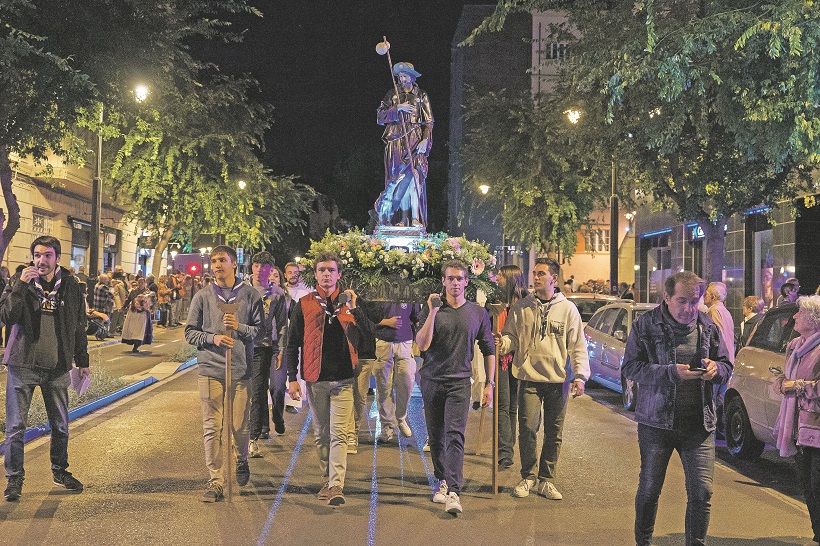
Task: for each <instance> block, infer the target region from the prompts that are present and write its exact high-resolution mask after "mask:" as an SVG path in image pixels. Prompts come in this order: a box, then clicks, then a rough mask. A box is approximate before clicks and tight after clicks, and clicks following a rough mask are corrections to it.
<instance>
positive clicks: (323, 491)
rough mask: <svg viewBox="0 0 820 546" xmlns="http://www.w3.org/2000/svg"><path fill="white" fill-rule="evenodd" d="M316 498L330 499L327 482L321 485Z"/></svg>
mask: <svg viewBox="0 0 820 546" xmlns="http://www.w3.org/2000/svg"><path fill="white" fill-rule="evenodd" d="M316 498H318V499H319V500H327V499H329V498H330V484H329V483H328V482H325V483H324V484H322V488H321V489H319V493H318V494H317V495H316Z"/></svg>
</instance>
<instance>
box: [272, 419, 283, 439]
mask: <svg viewBox="0 0 820 546" xmlns="http://www.w3.org/2000/svg"><path fill="white" fill-rule="evenodd" d="M273 430H274V432H276V434H278V435H279V436H281V435H283V434H284V433H285V422H284V421H282V422H281V423H274V424H273Z"/></svg>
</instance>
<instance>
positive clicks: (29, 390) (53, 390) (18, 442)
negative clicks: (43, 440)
mask: <svg viewBox="0 0 820 546" xmlns="http://www.w3.org/2000/svg"><path fill="white" fill-rule="evenodd" d="M68 384H69V377H68V372H67V371H65V370H64V369H54V370H46V369H43V368H21V367H19V366H9V368H8V375H7V376H6V456H5V467H6V477H7V478H10V477H12V476H24V475H25V473H26V472H25V470H23V456H24V442H23V438H24V436H25V433H26V427H27V426H28V410H29V408H30V407H31V397H32V395H33V394H34V388H35V387H37V386H39V387H40V391H41V392H42V394H43V402H45V406H46V414H47V415H48V422H49V424H50V425H51V470H52V471H60V470H65V469H66V468H68Z"/></svg>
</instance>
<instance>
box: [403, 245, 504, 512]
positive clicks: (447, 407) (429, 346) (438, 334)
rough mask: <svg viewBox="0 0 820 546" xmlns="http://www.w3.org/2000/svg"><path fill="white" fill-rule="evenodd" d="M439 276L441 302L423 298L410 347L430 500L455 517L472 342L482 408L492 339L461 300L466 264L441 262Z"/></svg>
mask: <svg viewBox="0 0 820 546" xmlns="http://www.w3.org/2000/svg"><path fill="white" fill-rule="evenodd" d="M441 277H442V278H441V283H442V284H443V285H444V291H445V300H444V301H442V298H441V296H440V295H439V294H430V296H429V297H428V298H427V306H426V308H425V310H424V311H423V312H422V317H421V319H420V323H421V324H422V326H421V328H420V329H419V331H418V334H417V335H416V344H417V345H418V347H419V350H421V353H422V358H423V359H424V364H423V365H422V367H421V371H420V372H419V375H420V387H421V396H422V399H423V400H424V418H425V420H426V421H427V432H428V440H429V443H430V455H431V458H432V459H433V472H434V474H435V477H436V483H435V485H434V487H433V502H436V503H441V504H444V509H445V510H446V511H447V512H449V513H450V514H453V515H457V514H460V513H461V512H462V506H461V500H460V499H459V493H460V492H461V482H462V478H463V470H464V430H465V429H466V428H467V415H468V413H469V411H470V375H471V373H472V366H471V364H470V363H471V361H472V360H473V348H474V347H475V342H476V340H478V347H479V349H481V353H482V354H483V355H484V370H485V372H486V374H487V386H486V387H485V388H484V392H483V393H482V396H481V404H482V405H483V406H487V405H489V403H490V401H491V400H492V396H493V395H492V389H493V387H494V386H495V381H494V379H495V341H494V340H493V334H492V328H491V326H490V317H489V315H487V311H486V310H485V309H484V308H483V307H481V306H480V305H478V304H476V303H473V302H471V301H467V298H466V297H465V296H464V289H465V288H466V287H467V282H468V280H469V274H468V269H467V264H465V263H464V262H461V261H459V260H452V261H448V262H444V264H442V268H441Z"/></svg>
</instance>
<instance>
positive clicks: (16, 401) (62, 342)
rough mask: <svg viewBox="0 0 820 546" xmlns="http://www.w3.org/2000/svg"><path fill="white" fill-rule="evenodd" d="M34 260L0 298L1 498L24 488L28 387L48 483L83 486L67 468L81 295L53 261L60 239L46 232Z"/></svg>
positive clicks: (81, 362) (82, 356) (84, 369)
mask: <svg viewBox="0 0 820 546" xmlns="http://www.w3.org/2000/svg"><path fill="white" fill-rule="evenodd" d="M31 256H32V260H33V261H32V265H30V266H28V267H26V268H25V269H23V271H22V272H21V273H20V280H19V281H18V282H17V283H15V284H14V285H11V284H10V285H9V286H7V287H6V289H5V290H4V291H3V295H2V297H0V322H3V323H4V324H5V325H6V326H7V327H8V328H10V329H11V336H10V340H9V344H8V347H7V348H6V354H5V356H4V363H5V364H7V365H8V376H7V378H6V450H5V468H6V478H7V479H8V487H6V490H5V492H4V494H3V495H4V496H5V498H6V500H8V501H14V500H17V499H18V498H19V497H20V493H21V492H22V489H23V479H24V478H23V477H24V475H25V470H23V455H24V439H23V437H24V434H25V431H26V426H27V424H28V423H27V420H28V412H29V407H30V406H31V398H32V395H33V394H34V388H35V387H38V386H39V387H40V391H41V393H42V395H43V402H44V403H45V407H46V413H47V414H48V421H49V424H50V425H51V471H52V473H53V475H54V484H55V485H59V486H61V487H65V488H66V489H68V490H70V491H76V492H81V491H82V490H83V484H82V483H80V481H79V480H77V478H75V477H74V476H72V475H71V472H68V471H67V470H66V469H67V468H68V385H69V382H70V381H69V373H68V372H69V370H71V368H72V363H73V362H76V364H77V367H78V368H79V373H80V375H81V376H82V377H85V376H88V375H89V374H90V371H89V368H88V339H87V338H86V335H85V326H86V312H85V298H84V294H83V293H82V290H81V289H80V285H79V283H78V281H77V279H76V278H74V277H73V276H72V275H71V274H70V273H69V271H68V270H67V269H65V268H63V267H61V266H59V265H58V264H57V262H59V260H60V241H59V240H58V239H56V238H54V237H51V236H42V237H38V238H37V239H35V240H34V242H33V243H31Z"/></svg>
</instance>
